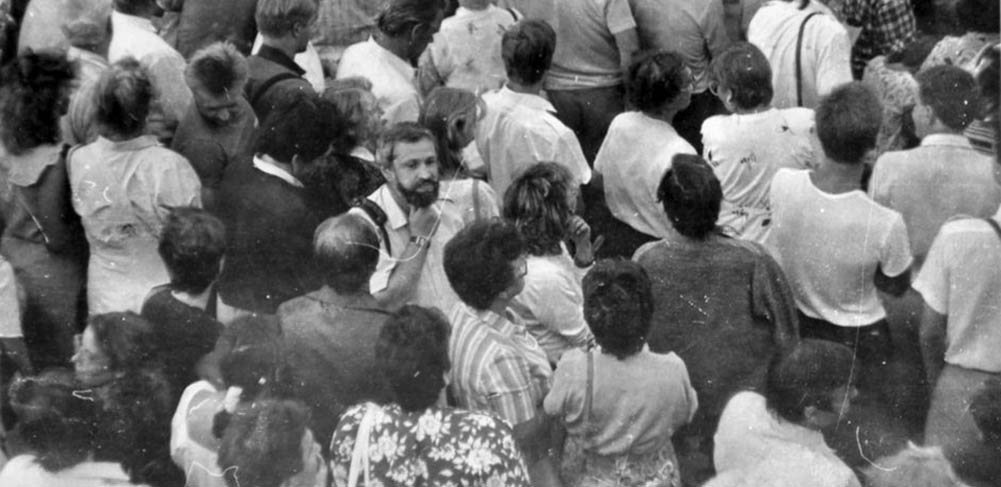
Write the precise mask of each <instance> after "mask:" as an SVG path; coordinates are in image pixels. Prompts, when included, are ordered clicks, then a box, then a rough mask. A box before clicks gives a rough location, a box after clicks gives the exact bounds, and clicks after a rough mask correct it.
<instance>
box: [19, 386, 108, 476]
mask: <svg viewBox="0 0 1001 487" xmlns="http://www.w3.org/2000/svg"><path fill="white" fill-rule="evenodd" d="M76 392H77V391H76V387H75V385H74V383H73V374H72V373H69V372H68V371H58V370H51V371H46V372H43V373H41V374H39V375H38V376H35V377H26V378H20V379H18V380H17V381H15V382H14V383H13V384H11V387H10V394H9V395H8V396H7V397H8V398H9V400H10V402H11V404H12V405H13V406H14V408H15V410H16V411H18V413H19V418H18V426H17V435H18V437H19V438H21V439H22V440H23V441H24V442H25V443H26V446H28V447H29V448H30V449H31V450H32V451H33V452H34V454H35V457H36V461H37V462H38V464H39V465H41V467H42V468H44V469H45V470H46V471H49V472H59V471H61V470H64V469H66V468H69V467H72V466H74V465H77V464H79V463H81V462H83V461H85V460H87V458H88V456H89V454H90V453H91V452H92V451H93V450H94V447H95V443H94V435H95V427H96V423H95V421H96V416H95V408H94V402H93V401H91V400H88V398H85V397H82V396H80V395H78V394H76Z"/></svg>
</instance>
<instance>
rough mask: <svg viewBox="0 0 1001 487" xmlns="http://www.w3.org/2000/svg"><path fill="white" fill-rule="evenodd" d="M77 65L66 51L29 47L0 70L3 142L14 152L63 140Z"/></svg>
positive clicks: (0, 108) (1, 138)
mask: <svg viewBox="0 0 1001 487" xmlns="http://www.w3.org/2000/svg"><path fill="white" fill-rule="evenodd" d="M73 76H74V66H73V63H71V62H70V61H69V60H68V59H66V56H65V55H64V54H62V53H56V52H47V51H40V52H34V51H32V50H31V49H25V50H24V51H23V52H22V53H21V54H20V55H18V56H17V59H14V60H13V61H12V62H11V63H9V64H8V65H7V66H5V67H4V69H3V71H2V73H0V79H2V80H3V81H2V83H3V84H2V85H0V117H2V119H3V123H2V124H0V142H2V143H3V145H4V148H5V149H6V150H7V152H9V153H11V154H15V155H16V154H23V153H24V152H26V151H28V150H30V149H33V148H35V147H38V146H40V145H43V144H56V143H58V142H59V139H60V138H59V117H61V116H62V112H63V110H65V107H66V99H65V97H66V96H68V93H67V89H68V88H69V86H70V83H71V82H72V81H73Z"/></svg>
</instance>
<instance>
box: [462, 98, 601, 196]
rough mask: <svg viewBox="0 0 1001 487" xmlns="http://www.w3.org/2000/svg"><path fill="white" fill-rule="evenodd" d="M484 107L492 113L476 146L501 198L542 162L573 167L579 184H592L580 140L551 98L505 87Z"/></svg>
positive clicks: (480, 129) (481, 126) (480, 128)
mask: <svg viewBox="0 0 1001 487" xmlns="http://www.w3.org/2000/svg"><path fill="white" fill-rule="evenodd" d="M483 102H484V103H485V104H486V106H487V114H486V116H484V118H483V120H482V121H480V123H479V125H478V128H477V133H476V144H477V148H478V149H479V150H480V155H481V156H482V157H483V162H484V163H485V164H486V166H487V171H488V174H489V179H490V186H492V187H493V188H494V192H496V193H497V194H498V195H501V197H503V195H504V192H505V191H506V190H507V187H508V186H510V185H511V182H512V181H513V180H514V178H515V176H517V174H518V173H519V172H520V171H522V170H523V169H525V168H526V167H528V166H530V165H532V164H535V163H536V162H543V161H552V162H556V163H557V164H559V165H561V166H563V167H565V168H567V170H569V171H570V174H571V176H573V178H574V180H575V181H576V183H577V184H578V185H582V184H587V183H588V182H590V181H591V168H590V167H589V166H588V165H587V160H586V159H584V152H583V151H581V148H580V142H578V141H577V136H576V135H574V133H573V131H572V130H570V129H569V128H568V127H567V126H566V125H563V122H561V121H560V120H559V119H558V118H556V115H555V113H556V109H555V108H553V105H552V104H550V103H549V102H548V101H546V99H545V98H542V97H541V96H538V95H531V94H528V93H517V92H514V91H512V90H511V89H509V88H508V87H506V86H505V87H504V88H501V89H500V90H498V91H493V92H490V93H486V94H484V95H483Z"/></svg>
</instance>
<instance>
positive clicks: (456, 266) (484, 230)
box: [444, 220, 525, 310]
mask: <svg viewBox="0 0 1001 487" xmlns="http://www.w3.org/2000/svg"><path fill="white" fill-rule="evenodd" d="M524 253H525V241H524V240H523V239H522V237H521V234H520V233H518V229H517V228H516V227H515V226H514V225H513V224H511V223H508V222H505V221H503V220H488V221H482V220H481V221H478V222H475V223H472V224H470V225H467V226H466V227H465V228H463V229H462V230H461V231H459V233H457V234H456V235H455V236H454V237H452V240H449V241H448V243H447V244H445V258H444V266H445V275H446V276H448V282H449V283H450V284H451V285H452V289H453V290H454V291H455V293H456V294H457V295H458V296H459V298H460V299H462V301H463V302H464V303H466V304H467V305H469V306H471V307H473V308H475V309H479V310H485V309H487V308H489V307H490V304H491V303H493V302H494V300H495V299H497V297H498V296H500V294H501V292H503V291H504V290H505V289H507V288H508V287H509V286H510V285H511V284H512V283H513V282H514V279H515V274H514V269H513V268H512V266H511V263H512V262H514V261H515V260H517V259H518V257H520V256H521V255H523V254H524Z"/></svg>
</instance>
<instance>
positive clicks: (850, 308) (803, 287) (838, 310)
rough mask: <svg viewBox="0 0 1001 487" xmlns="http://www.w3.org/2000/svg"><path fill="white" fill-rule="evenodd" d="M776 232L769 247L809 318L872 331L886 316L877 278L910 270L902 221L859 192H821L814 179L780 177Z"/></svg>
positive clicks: (775, 189) (791, 173)
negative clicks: (878, 273)
mask: <svg viewBox="0 0 1001 487" xmlns="http://www.w3.org/2000/svg"><path fill="white" fill-rule="evenodd" d="M771 203H772V230H771V232H770V233H769V235H768V238H767V239H766V241H765V245H766V247H768V249H769V250H770V251H771V252H772V255H773V256H774V257H775V260H777V261H778V263H779V264H780V265H781V266H782V270H784V271H785V274H786V277H788V278H789V283H790V284H791V285H792V289H793V294H794V295H795V297H796V306H798V307H799V309H800V310H801V311H802V312H803V313H805V314H806V315H807V316H810V317H813V318H819V319H822V320H825V321H828V322H830V323H833V324H835V325H839V326H846V327H859V326H865V325H871V324H873V323H875V322H877V321H879V320H881V319H883V318H884V317H886V311H885V310H884V309H883V304H882V303H881V302H880V300H879V296H878V295H877V293H876V284H875V281H874V277H875V275H876V270H877V269H881V270H882V272H883V274H885V275H887V276H889V277H895V276H898V275H900V274H901V273H903V272H905V271H907V269H908V268H909V267H910V265H911V261H912V260H913V259H912V258H911V250H910V245H909V244H908V242H907V229H906V227H905V226H904V219H903V217H901V216H900V213H897V212H896V211H893V210H891V209H889V208H886V207H883V206H880V205H879V204H878V203H876V202H875V201H873V200H872V199H870V198H869V197H868V196H866V194H865V193H863V192H862V190H857V191H851V192H848V193H841V194H829V193H825V192H823V191H821V190H820V189H818V188H817V187H816V186H814V185H813V182H812V181H811V180H810V171H798V170H792V169H780V170H779V172H778V173H776V174H775V179H774V180H773V181H772V189H771Z"/></svg>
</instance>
